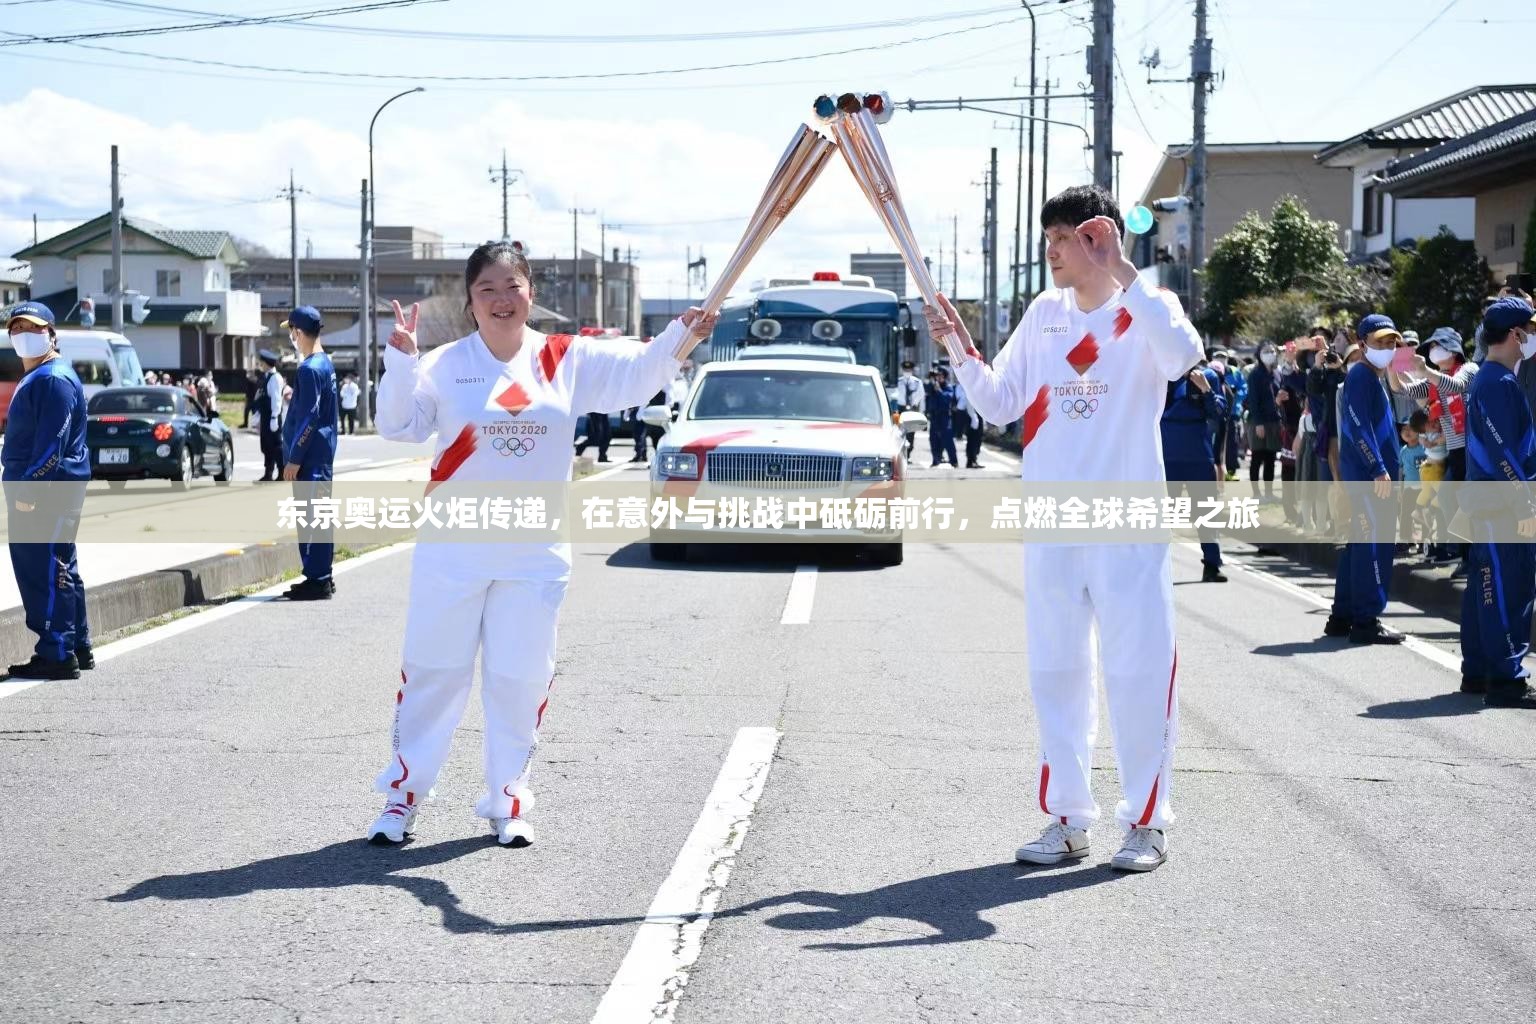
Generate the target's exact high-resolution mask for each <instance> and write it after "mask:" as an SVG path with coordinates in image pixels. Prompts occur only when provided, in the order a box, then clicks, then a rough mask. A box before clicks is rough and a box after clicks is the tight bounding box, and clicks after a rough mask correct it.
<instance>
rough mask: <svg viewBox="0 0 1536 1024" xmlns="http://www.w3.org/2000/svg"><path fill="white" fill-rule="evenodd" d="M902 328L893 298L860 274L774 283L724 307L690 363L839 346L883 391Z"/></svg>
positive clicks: (903, 313)
mask: <svg viewBox="0 0 1536 1024" xmlns="http://www.w3.org/2000/svg"><path fill="white" fill-rule="evenodd" d="M909 321H910V313H909V311H908V309H907V307H906V306H905V305H904V304H903V303H902V302H901V300H900V298H898V297H897V295H896V293H895V292H892V291H888V290H887V289H884V288H876V287H875V283H874V281H873V280H871V279H870V278H869V277H867V276H864V275H862V274H843V275H839V274H837V273H834V272H832V271H818V272H816V273H815V274H813V275H811V277H809V278H804V277H801V278H790V277H773V278H768V279H766V280H763V281H757V282H754V283H753V284H752V285H751V286H750V287H749V288H748V289H747V291H746V292H743V293H741V294H737V295H732V296H731V297H729V298H728V299H726V300H725V304H724V305H723V306H721V307H720V322H719V324H717V325H716V327H715V332H714V334H712V335H711V336H710V340H709V345H708V346H707V347H706V346H703V345H701V346H699V348H698V349H697V350H695V352H694V356H693V359H694V361H695V362H697V363H705V362H710V361H713V360H720V361H727V360H732V359H735V358H736V357H737V354H738V353H739V352H740V351H741V350H742V349H743V348H744V347H746V346H748V345H766V344H773V345H785V344H808V345H839V346H842V347H844V348H847V349H848V350H850V351H851V352H852V353H853V358H854V361H855V362H857V363H860V364H863V365H865V366H873V367H875V368H876V369H877V370H879V371H880V375H881V376H882V377H884V378H885V380H886V382H887V383H888V384H889V383H894V382H895V380H896V378H897V377H898V376H900V370H899V369H898V367H899V365H900V362H901V350H902V347H903V344H904V342H905V343H906V344H910V341H908V340H906V339H907V338H908V336H909V334H910V330H909V329H910V326H911V325H910V323H909Z"/></svg>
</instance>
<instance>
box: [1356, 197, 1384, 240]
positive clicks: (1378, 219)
mask: <svg viewBox="0 0 1536 1024" xmlns="http://www.w3.org/2000/svg"><path fill="white" fill-rule="evenodd" d="M1361 205H1362V207H1363V210H1364V212H1363V217H1362V220H1361V223H1360V230H1361V232H1362V233H1364V234H1367V235H1374V234H1378V233H1379V232H1381V231H1383V230H1385V229H1386V226H1387V225H1386V216H1385V214H1386V194H1385V193H1383V192H1381V191H1380V190H1378V189H1377V188H1376V186H1374V185H1372V186H1371V187H1369V188H1367V189H1366V190H1365V192H1364V193H1363V194H1362V196H1361Z"/></svg>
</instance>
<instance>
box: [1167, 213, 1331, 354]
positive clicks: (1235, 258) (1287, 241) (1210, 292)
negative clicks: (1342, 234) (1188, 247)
mask: <svg viewBox="0 0 1536 1024" xmlns="http://www.w3.org/2000/svg"><path fill="white" fill-rule="evenodd" d="M1338 230H1339V226H1338V225H1337V224H1335V223H1334V222H1333V221H1326V220H1317V219H1315V218H1313V217H1312V215H1311V214H1309V213H1308V212H1307V208H1306V207H1305V206H1303V205H1302V203H1301V200H1299V199H1297V198H1296V197H1295V196H1282V197H1281V198H1280V200H1279V201H1278V202H1277V203H1275V206H1274V209H1273V210H1271V211H1270V216H1269V218H1268V219H1267V220H1266V219H1265V218H1263V217H1261V216H1259V215H1258V214H1257V213H1254V212H1249V213H1247V214H1245V215H1244V216H1243V218H1242V220H1240V221H1238V222H1237V223H1236V224H1235V225H1233V227H1232V230H1231V231H1229V232H1227V233H1226V234H1225V235H1223V236H1222V237H1221V238H1219V239H1217V241H1216V244H1215V245H1214V246H1212V248H1211V255H1210V258H1209V259H1208V260H1207V261H1206V265H1205V268H1204V270H1203V271H1202V280H1203V284H1204V298H1205V305H1204V309H1203V311H1202V312H1201V314H1200V316H1199V317H1198V319H1197V323H1196V326H1198V327H1199V328H1200V329H1201V330H1204V331H1206V332H1208V333H1210V334H1218V335H1222V336H1228V335H1231V334H1232V333H1233V332H1234V331H1236V330H1237V329H1238V325H1239V320H1240V314H1239V312H1238V308H1237V307H1238V304H1239V303H1240V302H1242V301H1243V300H1244V299H1248V298H1251V297H1254V296H1264V295H1277V294H1279V293H1281V292H1286V291H1291V290H1294V289H1298V288H1303V287H1305V285H1306V283H1307V282H1308V281H1309V280H1313V279H1316V278H1319V277H1322V276H1326V275H1330V274H1337V272H1339V271H1340V270H1342V268H1343V267H1344V254H1343V252H1341V251H1340V250H1339V247H1338V244H1337V243H1336V241H1335V239H1336V238H1337V237H1338Z"/></svg>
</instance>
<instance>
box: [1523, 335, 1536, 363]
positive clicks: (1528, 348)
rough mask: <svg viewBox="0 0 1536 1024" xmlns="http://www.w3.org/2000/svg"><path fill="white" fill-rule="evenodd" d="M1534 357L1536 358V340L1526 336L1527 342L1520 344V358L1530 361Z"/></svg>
mask: <svg viewBox="0 0 1536 1024" xmlns="http://www.w3.org/2000/svg"><path fill="white" fill-rule="evenodd" d="M1532 356H1536V338H1533V337H1531V336H1530V335H1526V336H1525V340H1524V341H1522V342H1520V358H1521V359H1529V358H1531V357H1532Z"/></svg>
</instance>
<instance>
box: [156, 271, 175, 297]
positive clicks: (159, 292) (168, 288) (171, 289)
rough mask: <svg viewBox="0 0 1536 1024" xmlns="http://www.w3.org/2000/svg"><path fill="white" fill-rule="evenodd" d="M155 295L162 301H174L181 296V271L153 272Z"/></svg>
mask: <svg viewBox="0 0 1536 1024" xmlns="http://www.w3.org/2000/svg"><path fill="white" fill-rule="evenodd" d="M155 295H156V297H158V298H162V299H174V298H177V297H178V296H180V295H181V271H179V270H157V271H155Z"/></svg>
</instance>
